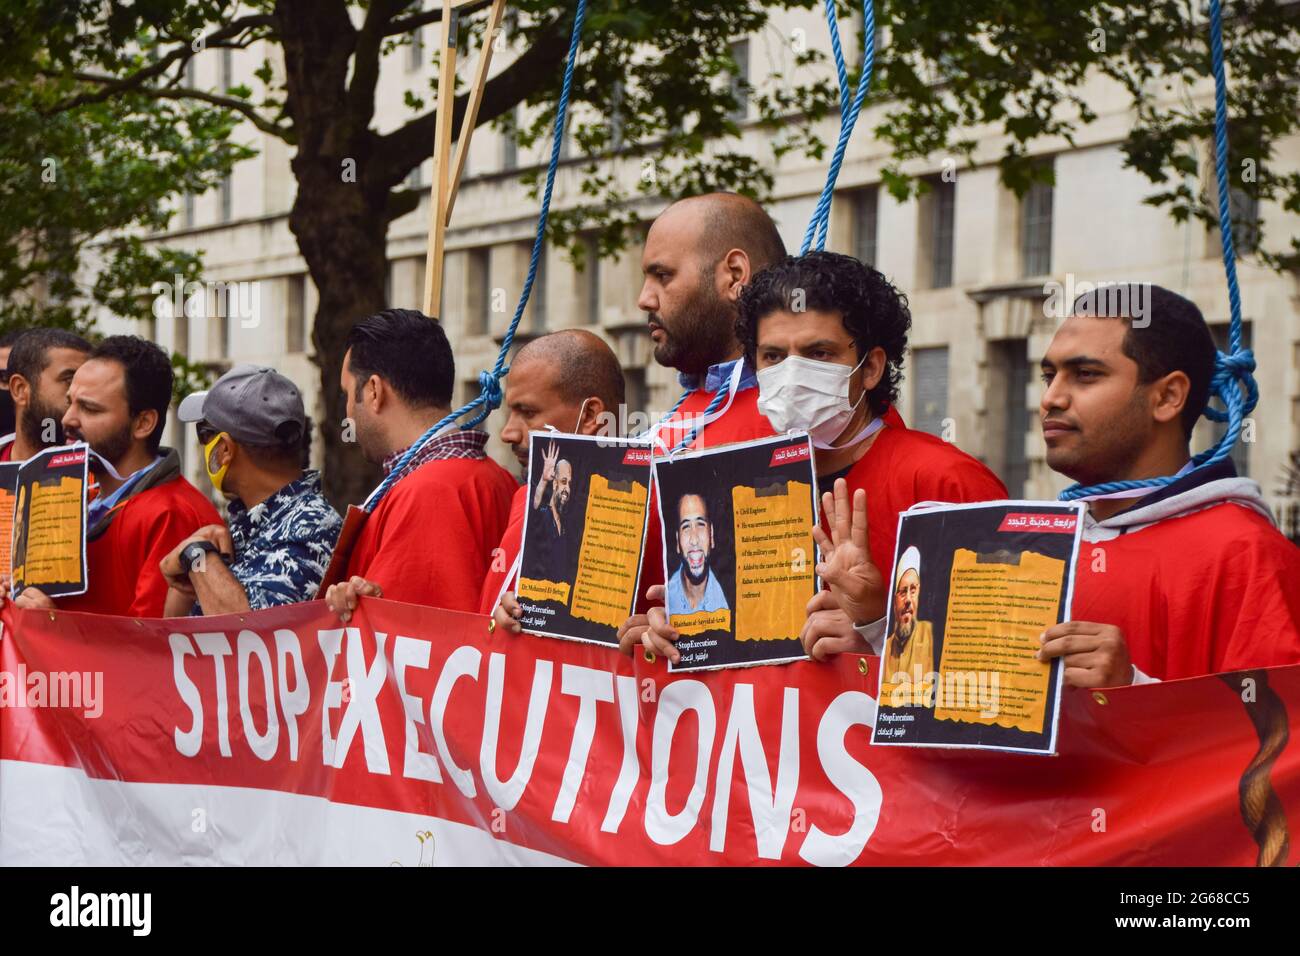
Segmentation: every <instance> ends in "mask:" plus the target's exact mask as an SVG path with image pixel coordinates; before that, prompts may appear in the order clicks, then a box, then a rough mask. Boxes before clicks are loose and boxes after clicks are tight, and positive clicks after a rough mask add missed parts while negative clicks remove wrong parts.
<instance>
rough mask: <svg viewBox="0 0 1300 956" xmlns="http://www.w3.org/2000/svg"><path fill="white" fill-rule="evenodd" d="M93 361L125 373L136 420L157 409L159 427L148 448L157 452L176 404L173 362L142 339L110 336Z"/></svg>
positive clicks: (152, 435) (148, 443) (130, 404)
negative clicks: (103, 363)
mask: <svg viewBox="0 0 1300 956" xmlns="http://www.w3.org/2000/svg"><path fill="white" fill-rule="evenodd" d="M90 358H91V359H103V360H105V361H110V362H116V363H118V364H119V365H121V366H122V368H123V370H124V375H123V377H124V378H125V380H126V404H127V408H128V409H129V410H130V412H131V415H132V417H134V416H136V415H139V414H140V413H141V412H143V411H148V410H149V409H153V410H154V411H155V412H157V413H158V424H157V425H155V426H154V429H153V431H152V432H150V433H149V437H148V439H147V445H148V448H149V450H150V451H153V452H156V451H157V450H158V446H159V445H161V444H162V433H163V429H165V428H166V427H167V409H169V408H170V407H171V404H172V381H173V378H174V373H173V372H172V362H171V359H170V358H168V357H167V353H166V352H164V351H163V350H162V349H161V348H160V347H159V346H157V345H155V344H154V343H153V342H150V341H149V340H148V339H142V338H140V336H138V335H110V336H109V337H108V338H106V339H104V341H102V342H100V343H99V344H98V345H96V346H95V348H94V351H92V352H91V353H90Z"/></svg>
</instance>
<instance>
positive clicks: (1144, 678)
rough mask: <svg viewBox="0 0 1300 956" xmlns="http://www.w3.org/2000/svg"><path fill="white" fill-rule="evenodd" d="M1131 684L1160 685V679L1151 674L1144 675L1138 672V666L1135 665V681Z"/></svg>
mask: <svg viewBox="0 0 1300 956" xmlns="http://www.w3.org/2000/svg"><path fill="white" fill-rule="evenodd" d="M1129 683H1130V684H1159V683H1160V678H1159V677H1152V676H1151V675H1150V674H1144V673H1143V672H1142V671H1140V670H1138V666H1137V665H1136V664H1134V665H1133V679H1132V680H1131V681H1129Z"/></svg>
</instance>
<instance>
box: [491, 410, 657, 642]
mask: <svg viewBox="0 0 1300 956" xmlns="http://www.w3.org/2000/svg"><path fill="white" fill-rule="evenodd" d="M649 497H650V446H649V444H648V443H646V442H635V441H624V440H620V439H615V438H605V437H602V436H596V435H569V434H564V433H560V432H532V433H531V434H530V435H529V444H528V499H527V501H526V502H525V505H524V545H523V550H522V552H521V553H520V558H519V586H518V590H517V592H516V597H517V599H518V601H519V606H520V608H521V609H522V610H523V617H522V618H521V619H520V623H521V624H522V625H523V629H524V630H525V631H528V632H529V633H532V634H542V635H545V636H547V637H563V638H567V639H569V640H576V641H587V642H590V643H594V644H604V645H607V646H610V647H617V646H618V628H619V625H621V624H622V623H623V622H624V621H625V620H627V618H628V616H629V615H630V614H631V613H632V611H633V609H634V607H635V604H636V593H637V583H638V581H639V578H640V573H641V551H642V549H643V547H644V544H645V526H646V503H647V501H648V500H649Z"/></svg>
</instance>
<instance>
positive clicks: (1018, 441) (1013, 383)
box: [985, 339, 1032, 498]
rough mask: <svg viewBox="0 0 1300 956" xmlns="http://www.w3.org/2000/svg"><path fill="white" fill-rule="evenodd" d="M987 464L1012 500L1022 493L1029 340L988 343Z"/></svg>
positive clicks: (1028, 418)
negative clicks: (1005, 487) (1004, 486)
mask: <svg viewBox="0 0 1300 956" xmlns="http://www.w3.org/2000/svg"><path fill="white" fill-rule="evenodd" d="M988 362H989V365H988V386H987V387H988V393H987V408H988V431H987V433H986V434H987V443H986V446H985V447H986V450H987V452H988V464H989V467H990V468H992V469H993V472H994V473H995V474H997V475H998V476H999V477H1001V478H1002V483H1003V484H1005V485H1006V486H1007V492H1008V494H1009V495H1010V497H1012V498H1019V497H1021V496H1022V495H1023V494H1024V491H1025V482H1026V480H1028V478H1029V460H1028V457H1027V455H1026V453H1025V437H1026V435H1028V434H1029V428H1030V423H1031V421H1032V418H1031V415H1030V410H1029V401H1028V395H1029V340H1028V339H1000V340H997V341H992V342H989V344H988Z"/></svg>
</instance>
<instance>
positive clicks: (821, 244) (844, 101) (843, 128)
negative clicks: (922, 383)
mask: <svg viewBox="0 0 1300 956" xmlns="http://www.w3.org/2000/svg"><path fill="white" fill-rule="evenodd" d="M826 23H827V25H828V26H829V28H830V34H831V53H832V54H833V56H834V59H835V74H836V77H837V79H838V80H839V90H840V136H839V140H838V141H837V142H836V144H835V153H834V155H833V156H832V157H831V165H830V169H829V171H828V172H827V175H826V185H825V186H824V187H823V189H822V195H821V199H820V200H819V201H818V203H817V209H816V210H815V211H814V213H813V219H812V222H810V223H809V224H808V232H807V234H806V235H805V236H804V240H803V247H802V248H801V249H800V255H802V254H804V253H806V252H807V251H808V248H809V246H810V245H811V244H812V241H813V234H814V231H818V232H819V236H818V239H817V248H818V249H824V248H825V247H826V231H827V229H828V227H829V224H830V208H831V197H832V194H833V193H834V192H835V180H836V179H838V178H839V175H840V166H841V165H843V163H844V150H845V148H846V147H847V146H848V143H849V137H850V136H851V135H852V133H853V126H854V124H855V123H857V121H858V113H859V112H860V111H861V109H862V102H863V100H864V99H866V95H867V87H868V86H869V85H870V84H871V71H872V66H873V65H874V63H875V58H876V17H875V9H874V4H873V3H872V0H865V2H864V3H863V4H862V24H863V30H862V32H863V44H862V53H863V56H862V76H861V77H859V78H858V86H857V89H856V90H855V91H854V94H853V98H852V100H850V99H849V73H848V67H847V66H846V65H845V62H844V50H843V47H842V46H841V44H840V28H839V22H838V20H837V18H836V16H835V0H826ZM741 361H744V360H743V359H742V360H741ZM692 392H693V390H692V389H687V390H686V391H685V392H683V393H682V395H681V398H679V399H677V403H676V404H675V405H673V407H672V409H671V411H669V412H668V414H667V415H665V416H664V417H663V418H662V419H660V421H659V424H660V426H663V425H666V424H667V423H668V422H669V421H670V420H671V419H672V417H673V416H674V415H676V414H677V410H678V409H679V408H681V407H682V403H683V402H685V401H686V399H687V398H688V397H690V395H691V394H692ZM726 398H727V390H726V388H720V389H718V391H717V392H715V393H714V395H713V398H712V399H710V400H709V404H708V407H707V408H705V409H704V412H703V414H702V415H701V416H700V417H701V418H707V417H708V416H709V415H712V414H713V413H714V412H716V411H717V410H718V408H719V407H720V406H721V405H722V403H723V402H724V401H726ZM698 432H699V427H698V426H696V427H693V428H692V429H691V430H690V432H689V433H688V434H687V435H686V437H685V438H683V439H682V440H681V441H680V442H678V443H677V445H676V447H675V448H674V449H673V453H674V454H676V453H677V452H679V451H682V450H683V449H685V448H688V447H690V445H691V443H692V442H694V441H695V438H696V436H697V434H698Z"/></svg>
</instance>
